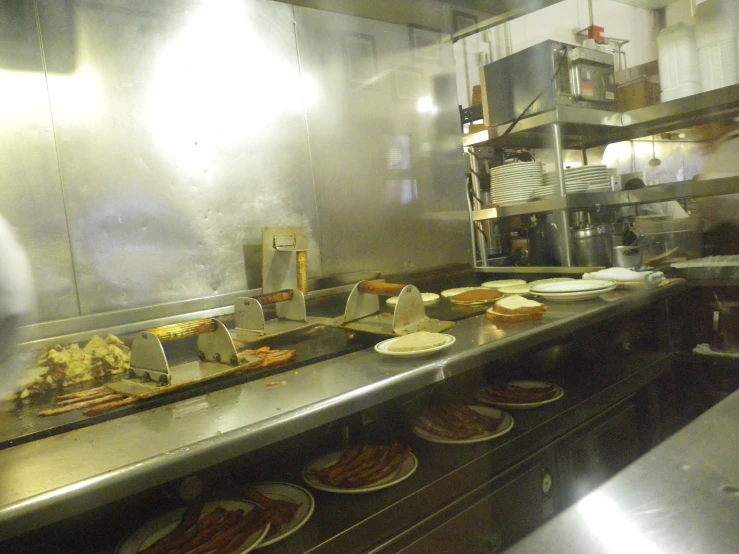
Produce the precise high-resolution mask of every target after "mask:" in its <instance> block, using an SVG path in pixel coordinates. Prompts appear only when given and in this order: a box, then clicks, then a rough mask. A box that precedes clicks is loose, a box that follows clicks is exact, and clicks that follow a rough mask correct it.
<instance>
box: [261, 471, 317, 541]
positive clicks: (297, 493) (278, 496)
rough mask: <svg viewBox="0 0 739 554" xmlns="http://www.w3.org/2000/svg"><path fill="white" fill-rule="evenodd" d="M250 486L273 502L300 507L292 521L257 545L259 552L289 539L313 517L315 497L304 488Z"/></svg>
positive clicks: (275, 485)
mask: <svg viewBox="0 0 739 554" xmlns="http://www.w3.org/2000/svg"><path fill="white" fill-rule="evenodd" d="M248 486H250V487H253V488H255V489H257V490H258V491H259V492H261V493H262V494H263V495H264V496H266V497H267V498H270V499H272V500H284V501H286V502H292V503H293V504H298V505H299V507H298V509H297V510H296V511H295V515H294V516H293V518H292V520H290V521H289V522H287V523H286V524H285V525H283V526H282V527H281V528H280V530H279V531H277V533H275V534H274V535H272V536H271V537H266V536H265V538H264V540H263V541H262V542H260V543H259V544H258V545H257V547H256V549H257V550H258V549H260V548H264V547H265V546H269V545H270V544H274V543H276V542H278V541H281V540H282V539H284V538H286V537H289V536H290V535H292V534H293V533H295V532H296V531H297V530H298V529H300V528H301V527H302V526H303V525H305V524H306V523H307V522H308V520H309V519H310V517H311V516H312V515H313V510H314V508H315V507H316V502H315V500H314V499H313V495H312V494H311V493H310V492H308V491H307V490H305V489H304V488H303V487H299V486H298V485H293V484H292V483H256V484H251V485H248Z"/></svg>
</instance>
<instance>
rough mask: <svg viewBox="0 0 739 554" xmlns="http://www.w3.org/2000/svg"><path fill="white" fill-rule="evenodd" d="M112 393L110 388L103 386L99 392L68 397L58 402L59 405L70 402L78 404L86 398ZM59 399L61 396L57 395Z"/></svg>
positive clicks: (90, 398) (65, 404)
mask: <svg viewBox="0 0 739 554" xmlns="http://www.w3.org/2000/svg"><path fill="white" fill-rule="evenodd" d="M109 394H111V393H110V390H108V389H106V388H105V387H103V388H102V389H101V390H99V391H97V392H93V393H90V394H86V395H84V396H78V397H74V398H66V399H63V400H60V401H59V402H57V403H56V405H57V406H69V405H70V404H77V403H78V402H85V401H86V400H92V399H93V398H102V397H103V396H108V395H109ZM57 400H59V397H57Z"/></svg>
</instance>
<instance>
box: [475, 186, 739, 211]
mask: <svg viewBox="0 0 739 554" xmlns="http://www.w3.org/2000/svg"><path fill="white" fill-rule="evenodd" d="M734 193H739V176H736V177H724V178H722V179H706V180H704V181H680V182H677V183H666V184H664V185H654V186H651V187H646V188H643V189H638V190H631V191H613V192H578V193H574V194H568V195H567V196H566V197H564V198H559V197H555V198H546V199H544V200H537V201H534V202H521V203H518V204H510V205H507V206H497V207H496V208H488V209H486V210H478V211H475V212H473V218H474V220H475V221H479V220H481V219H485V217H484V216H486V215H487V216H489V217H490V218H491V219H492V218H495V217H496V216H497V217H509V216H514V215H525V214H533V213H539V212H551V211H554V210H577V209H582V208H595V207H606V206H626V205H634V204H649V203H652V202H666V201H668V200H678V199H680V198H702V197H706V196H721V195H723V194H734Z"/></svg>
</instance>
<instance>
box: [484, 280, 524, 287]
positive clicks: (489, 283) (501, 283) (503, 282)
mask: <svg viewBox="0 0 739 554" xmlns="http://www.w3.org/2000/svg"><path fill="white" fill-rule="evenodd" d="M525 284H526V281H524V280H523V279H499V280H498V281H487V282H485V283H483V284H482V286H483V287H485V288H486V289H493V290H499V289H500V288H501V287H508V286H511V285H525Z"/></svg>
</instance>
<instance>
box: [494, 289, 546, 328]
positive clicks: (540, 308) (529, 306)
mask: <svg viewBox="0 0 739 554" xmlns="http://www.w3.org/2000/svg"><path fill="white" fill-rule="evenodd" d="M546 311H547V307H546V306H545V305H544V304H541V303H539V302H536V301H535V300H529V299H528V298H524V297H523V296H519V295H518V294H512V295H511V296H506V297H504V298H501V299H500V300H498V301H497V302H496V303H495V304H494V305H493V307H492V308H488V309H487V310H486V317H487V318H488V319H491V320H493V321H538V320H539V319H541V318H542V317H543V316H544V312H546Z"/></svg>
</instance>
